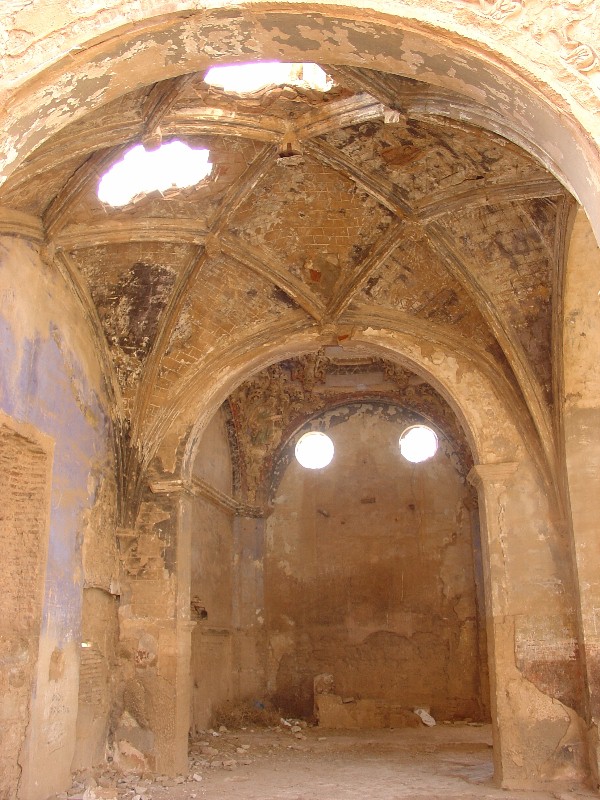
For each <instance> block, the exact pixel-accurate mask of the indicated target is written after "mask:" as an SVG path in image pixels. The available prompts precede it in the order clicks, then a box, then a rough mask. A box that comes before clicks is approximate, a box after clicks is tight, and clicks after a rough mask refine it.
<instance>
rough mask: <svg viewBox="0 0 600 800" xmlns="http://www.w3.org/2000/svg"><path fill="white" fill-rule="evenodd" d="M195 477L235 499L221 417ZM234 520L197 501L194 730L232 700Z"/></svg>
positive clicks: (205, 439) (208, 433)
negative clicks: (198, 609)
mask: <svg viewBox="0 0 600 800" xmlns="http://www.w3.org/2000/svg"><path fill="white" fill-rule="evenodd" d="M194 476H196V477H199V478H202V479H204V480H206V481H207V482H208V483H209V484H211V485H212V486H213V487H214V488H216V489H219V490H220V491H221V492H225V493H226V494H228V495H231V491H232V475H231V455H230V452H229V442H228V438H227V430H226V428H225V420H224V418H223V414H222V412H219V413H217V414H216V415H215V416H214V417H213V419H212V420H211V422H210V424H209V425H208V427H207V428H206V430H205V431H204V434H203V436H202V439H201V441H200V444H199V447H198V455H197V457H196V461H195V464H194ZM233 523H234V519H233V514H232V512H231V511H229V512H228V511H227V510H225V509H223V508H222V507H219V506H217V505H215V503H211V502H210V501H209V500H207V499H206V498H203V497H198V498H197V499H196V501H195V503H194V511H193V523H192V525H193V530H192V575H191V597H192V617H194V613H193V612H194V603H195V602H198V604H199V607H200V608H201V609H202V610H203V611H204V612H205V613H206V617H204V615H203V613H202V610H201V611H200V612H199V613H198V612H196V623H197V624H196V627H195V629H194V631H193V633H192V680H193V690H192V728H197V729H202V728H206V727H208V724H209V722H210V719H211V716H212V714H213V711H214V710H215V709H216V708H219V707H222V706H224V705H226V704H227V703H228V702H230V701H231V700H232V699H233V692H234V670H235V665H234V662H233V658H234V648H233V638H234V636H235V631H234V630H233V603H234V581H235V575H234V551H233V547H234V542H233Z"/></svg>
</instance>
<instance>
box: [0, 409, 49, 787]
mask: <svg viewBox="0 0 600 800" xmlns="http://www.w3.org/2000/svg"><path fill="white" fill-rule="evenodd" d="M47 483H48V456H47V454H46V453H45V452H44V451H43V450H42V449H41V448H40V447H39V445H37V444H35V443H33V442H31V441H29V440H28V439H26V438H25V437H23V436H21V435H19V434H18V433H16V432H15V431H12V430H10V428H8V427H7V426H5V425H3V424H1V423H0V484H1V485H2V503H1V504H0V545H1V547H2V559H0V585H1V586H2V620H1V621H0V698H1V699H0V718H1V719H2V731H1V734H0V797H3V798H10V797H15V796H16V791H17V785H18V782H19V778H20V773H21V769H20V767H19V764H18V757H19V753H20V752H21V747H22V744H23V739H24V736H25V731H26V730H27V725H28V722H29V700H30V695H31V688H32V681H33V679H34V676H35V666H36V662H37V655H38V640H39V634H40V623H41V600H42V588H43V581H44V574H45V570H44V567H45V564H44V561H45V555H46V550H47V542H46V537H47V525H48V519H47V512H48V506H47V488H48V486H47Z"/></svg>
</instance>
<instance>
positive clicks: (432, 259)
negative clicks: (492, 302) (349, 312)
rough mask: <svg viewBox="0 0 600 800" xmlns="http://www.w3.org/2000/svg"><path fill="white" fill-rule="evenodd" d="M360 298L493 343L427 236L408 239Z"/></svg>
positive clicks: (474, 339) (486, 343)
mask: <svg viewBox="0 0 600 800" xmlns="http://www.w3.org/2000/svg"><path fill="white" fill-rule="evenodd" d="M357 299H359V300H360V301H361V302H365V303H376V304H377V305H380V306H383V307H384V308H390V309H392V310H396V311H400V312H403V313H408V314H414V315H415V316H417V317H420V318H421V319H431V320H432V321H434V322H437V323H440V324H445V325H452V326H453V327H460V330H461V332H462V333H464V335H465V336H467V337H468V338H469V339H470V340H471V342H473V343H474V344H477V345H479V346H481V347H482V348H486V347H488V346H489V345H490V344H491V342H493V341H494V338H493V336H492V335H491V333H490V330H489V328H488V326H487V325H486V323H485V320H484V319H483V317H482V316H481V313H480V312H479V310H478V309H477V307H476V305H475V304H474V302H473V300H472V298H471V297H470V296H469V295H468V294H467V292H466V291H465V289H464V287H463V286H462V285H461V284H460V283H459V282H458V281H457V280H456V279H455V278H453V277H452V276H451V275H450V273H449V272H448V270H447V269H446V267H445V266H444V264H443V263H442V262H441V260H440V258H439V256H438V255H437V253H435V252H434V251H433V250H432V248H431V247H430V246H429V244H428V242H427V239H426V238H425V236H422V237H415V238H411V239H408V240H407V241H405V242H404V243H403V244H402V245H401V247H399V248H398V249H397V250H396V251H395V252H394V253H392V255H391V256H389V258H388V259H387V260H386V261H385V262H384V263H383V264H381V265H380V266H379V268H378V269H376V270H374V271H373V272H372V274H371V275H370V277H369V280H368V281H367V283H366V285H365V287H364V289H363V291H362V292H361V294H360V295H359V297H358V298H357Z"/></svg>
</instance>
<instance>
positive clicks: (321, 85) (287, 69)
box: [204, 61, 333, 94]
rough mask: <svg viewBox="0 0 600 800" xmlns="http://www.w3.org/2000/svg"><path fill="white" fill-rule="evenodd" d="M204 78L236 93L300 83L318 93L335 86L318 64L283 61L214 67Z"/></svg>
mask: <svg viewBox="0 0 600 800" xmlns="http://www.w3.org/2000/svg"><path fill="white" fill-rule="evenodd" d="M204 81H205V83H208V84H209V85H210V86H215V87H216V88H218V89H223V91H225V92H232V93H234V94H251V93H252V92H258V91H259V90H260V89H265V88H266V87H267V86H300V87H302V88H304V89H314V90H315V91H318V92H328V91H329V90H330V89H331V88H332V87H333V80H332V79H331V78H330V77H329V76H328V75H327V73H326V72H325V70H323V69H321V67H320V66H319V65H318V64H282V63H281V62H280V61H259V62H258V63H254V64H232V65H230V66H223V67H211V68H210V69H209V70H208V72H207V73H206V75H205V76H204Z"/></svg>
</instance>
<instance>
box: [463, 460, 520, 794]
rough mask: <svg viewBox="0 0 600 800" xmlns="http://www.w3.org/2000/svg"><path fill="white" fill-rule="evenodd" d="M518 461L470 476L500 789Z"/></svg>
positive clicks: (504, 747)
mask: <svg viewBox="0 0 600 800" xmlns="http://www.w3.org/2000/svg"><path fill="white" fill-rule="evenodd" d="M517 466H518V465H517V464H516V463H515V462H510V463H506V464H480V465H479V466H475V467H473V469H472V470H471V472H470V473H469V481H470V482H471V483H472V484H473V485H474V486H475V487H476V488H477V492H478V495H479V509H480V514H481V526H480V527H481V554H482V561H483V583H484V592H485V620H486V637H487V648H488V662H489V681H490V709H491V714H492V732H493V741H494V777H495V780H496V781H497V783H498V784H499V785H501V786H503V785H504V782H505V771H506V770H505V762H506V758H507V752H506V751H507V749H508V747H509V743H508V742H507V734H506V731H505V728H504V725H503V717H504V714H505V711H506V709H505V708H504V707H503V706H504V703H503V699H504V698H503V693H502V685H503V683H504V682H505V677H506V676H505V669H504V666H505V654H504V653H503V650H504V646H505V643H504V639H505V626H506V618H507V603H506V578H505V573H506V560H505V554H504V552H503V537H504V536H505V532H504V531H503V530H502V518H501V516H500V514H499V510H500V506H501V502H500V496H501V494H503V493H504V492H505V491H506V483H507V481H508V480H509V479H511V478H512V476H513V475H514V473H515V472H516V469H517Z"/></svg>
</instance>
